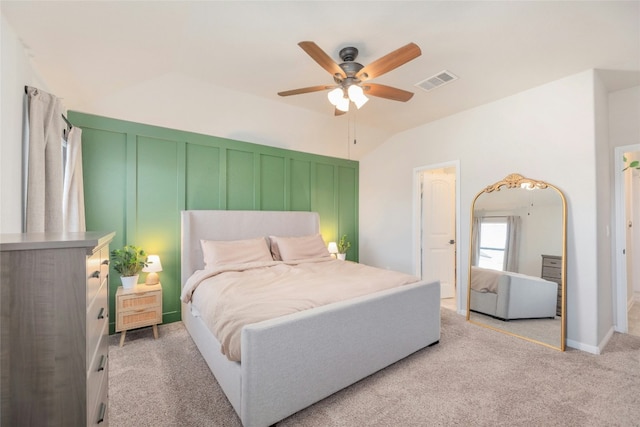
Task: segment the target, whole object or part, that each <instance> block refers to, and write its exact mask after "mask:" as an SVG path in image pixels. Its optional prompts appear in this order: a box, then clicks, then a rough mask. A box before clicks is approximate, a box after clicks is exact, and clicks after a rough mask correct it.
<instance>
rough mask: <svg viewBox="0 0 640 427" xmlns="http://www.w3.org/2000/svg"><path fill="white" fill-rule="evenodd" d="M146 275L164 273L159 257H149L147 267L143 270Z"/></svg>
mask: <svg viewBox="0 0 640 427" xmlns="http://www.w3.org/2000/svg"><path fill="white" fill-rule="evenodd" d="M142 271H144V272H145V273H157V272H158V271H162V263H161V262H160V257H159V256H158V255H149V256H148V257H147V266H146V267H144V268H143V269H142Z"/></svg>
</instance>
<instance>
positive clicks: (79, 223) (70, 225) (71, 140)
mask: <svg viewBox="0 0 640 427" xmlns="http://www.w3.org/2000/svg"><path fill="white" fill-rule="evenodd" d="M64 157H65V161H64V185H63V192H62V218H63V224H62V225H63V229H64V231H85V230H86V228H85V220H84V181H83V179H82V129H80V128H77V127H72V128H71V130H70V131H69V134H68V136H67V141H66V150H65V156H64Z"/></svg>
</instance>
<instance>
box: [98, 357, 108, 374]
mask: <svg viewBox="0 0 640 427" xmlns="http://www.w3.org/2000/svg"><path fill="white" fill-rule="evenodd" d="M106 361H107V357H106V356H105V355H104V354H103V355H102V356H100V366H98V372H100V371H104V365H105V364H106Z"/></svg>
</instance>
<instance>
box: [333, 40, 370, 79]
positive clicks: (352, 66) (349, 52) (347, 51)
mask: <svg viewBox="0 0 640 427" xmlns="http://www.w3.org/2000/svg"><path fill="white" fill-rule="evenodd" d="M339 56H340V59H342V60H343V61H344V62H343V63H342V64H340V68H342V71H344V74H345V75H346V76H347V78H346V79H345V78H343V77H342V76H340V75H339V74H336V75H334V76H333V78H334V80H335V82H336V83H338V84H341V83H343V82H345V83H347V86H348V85H350V84H355V83H360V80H359V79H356V78H355V76H356V74H358V72H359V71H360V70H362V69H363V68H364V65H362V64H360V63H358V62H355V59H356V58H357V57H358V49H357V48H355V47H353V46H347V47H345V48H342V49H341V50H340V53H339Z"/></svg>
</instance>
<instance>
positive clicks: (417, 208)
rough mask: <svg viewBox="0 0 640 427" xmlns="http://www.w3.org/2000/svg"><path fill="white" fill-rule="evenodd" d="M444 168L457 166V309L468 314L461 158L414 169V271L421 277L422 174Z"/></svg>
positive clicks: (459, 312) (458, 311) (460, 312)
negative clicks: (463, 266)
mask: <svg viewBox="0 0 640 427" xmlns="http://www.w3.org/2000/svg"><path fill="white" fill-rule="evenodd" d="M443 168H455V171H456V172H455V180H456V183H455V191H456V194H455V203H456V209H455V211H456V220H455V224H456V225H455V228H456V243H455V245H456V271H455V277H456V283H455V286H456V311H457V313H458V314H466V308H465V309H464V310H463V308H462V299H463V298H461V296H460V289H461V282H460V280H461V274H460V265H461V257H460V255H461V253H460V252H461V251H460V248H461V246H460V241H459V240H460V160H452V161H449V162H443V163H436V164H432V165H425V166H420V167H417V168H414V169H413V233H412V237H413V238H412V247H413V263H412V264H413V271H414V272H415V273H414V274H415V275H416V276H418V277H421V275H422V271H421V268H420V267H421V262H422V259H421V245H422V239H421V238H420V236H421V224H422V218H421V215H420V212H421V203H422V202H421V199H420V175H422V173H424V172H426V171H429V170H434V169H443ZM465 307H466V298H465Z"/></svg>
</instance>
